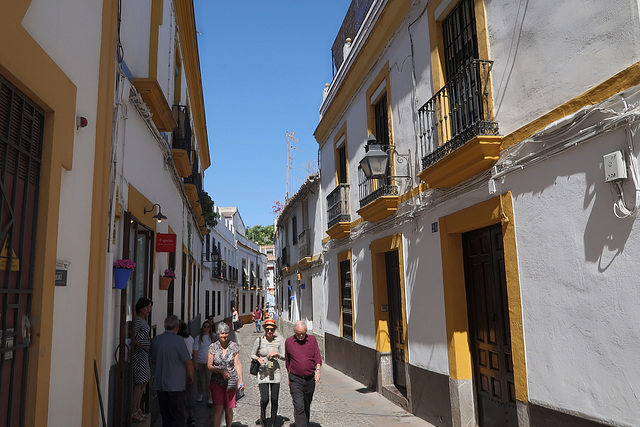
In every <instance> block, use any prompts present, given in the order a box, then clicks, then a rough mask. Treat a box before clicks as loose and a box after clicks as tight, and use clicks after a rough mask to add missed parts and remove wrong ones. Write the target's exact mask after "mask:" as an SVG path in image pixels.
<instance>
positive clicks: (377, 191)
mask: <svg viewBox="0 0 640 427" xmlns="http://www.w3.org/2000/svg"><path fill="white" fill-rule="evenodd" d="M358 177H359V182H360V184H359V185H358V192H359V193H360V207H361V208H362V207H365V206H367V205H368V204H369V203H371V202H373V201H374V200H376V199H378V198H380V197H382V196H397V195H398V186H397V185H394V184H393V179H392V178H374V179H367V177H366V176H365V175H364V172H363V171H362V168H361V167H360V166H358Z"/></svg>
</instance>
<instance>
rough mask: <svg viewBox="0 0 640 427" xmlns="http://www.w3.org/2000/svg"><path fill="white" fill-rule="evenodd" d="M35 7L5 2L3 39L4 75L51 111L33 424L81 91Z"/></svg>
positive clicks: (29, 386) (45, 386)
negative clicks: (30, 18)
mask: <svg viewBox="0 0 640 427" xmlns="http://www.w3.org/2000/svg"><path fill="white" fill-rule="evenodd" d="M30 5H31V0H22V1H14V2H5V3H4V4H3V5H2V13H0V40H5V43H1V44H0V73H2V75H3V76H4V77H5V78H6V79H7V80H9V81H10V82H11V83H13V84H14V85H15V86H16V87H17V88H18V89H19V90H21V91H22V92H24V93H25V95H27V96H28V97H29V98H31V99H32V101H34V102H35V103H36V104H38V105H39V106H41V107H42V109H43V110H44V112H45V120H44V132H43V152H42V166H41V171H40V177H41V178H40V193H39V197H38V215H37V218H36V223H37V229H38V233H37V235H36V244H35V259H36V262H35V263H34V266H33V297H32V307H31V317H32V325H33V330H32V334H31V348H30V350H29V359H28V361H27V364H28V366H27V383H26V396H25V400H24V403H25V405H26V406H25V411H24V416H25V425H26V426H29V427H31V426H41V425H46V424H47V420H48V411H49V392H50V391H49V385H50V382H51V378H50V373H51V336H52V331H53V301H54V294H55V292H54V289H55V288H54V283H53V282H54V280H53V278H54V272H55V268H56V267H55V265H56V253H57V241H58V221H59V207H60V185H61V184H60V179H61V173H62V169H63V168H64V169H67V170H71V168H72V166H73V145H74V136H75V133H74V131H75V127H74V126H75V112H76V91H77V89H76V86H75V84H74V83H73V82H72V81H71V80H70V79H69V78H68V77H67V76H66V74H65V73H64V71H63V70H62V69H61V68H60V67H59V66H58V65H57V64H56V63H55V62H54V61H53V60H52V59H51V57H49V55H48V54H47V53H46V52H45V51H44V50H43V49H42V48H41V47H40V46H39V45H38V43H37V42H36V41H35V40H34V39H33V38H32V37H31V35H30V34H29V33H28V32H27V31H26V30H25V29H24V28H23V27H22V20H23V18H24V15H25V13H26V12H27V10H28V9H29V6H30ZM7 40H11V42H10V43H8V42H6V41H7ZM97 357H98V358H100V354H98V355H97ZM91 363H92V364H93V358H92V362H91Z"/></svg>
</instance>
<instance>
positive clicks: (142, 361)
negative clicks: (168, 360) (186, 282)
mask: <svg viewBox="0 0 640 427" xmlns="http://www.w3.org/2000/svg"><path fill="white" fill-rule="evenodd" d="M152 305H153V301H151V300H150V299H149V298H146V297H142V298H139V299H138V301H137V302H136V316H135V317H134V318H133V339H132V340H131V346H132V348H133V356H132V358H131V362H132V365H133V391H132V393H131V421H133V422H134V423H139V422H141V421H143V420H144V419H145V418H147V417H148V416H149V414H146V413H144V412H143V411H142V408H141V405H140V404H141V402H142V395H143V394H144V390H145V388H147V383H148V382H149V380H150V379H151V368H150V366H149V346H151V336H150V331H151V328H150V327H149V321H148V320H147V316H149V313H151V306H152Z"/></svg>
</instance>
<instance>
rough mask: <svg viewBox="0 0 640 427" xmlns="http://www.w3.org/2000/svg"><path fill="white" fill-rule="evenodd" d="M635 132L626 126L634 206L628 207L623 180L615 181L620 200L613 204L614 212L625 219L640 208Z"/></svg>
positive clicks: (633, 214) (639, 181)
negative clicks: (634, 142)
mask: <svg viewBox="0 0 640 427" xmlns="http://www.w3.org/2000/svg"><path fill="white" fill-rule="evenodd" d="M634 133H635V132H633V131H632V130H631V126H627V127H626V128H625V135H626V141H627V152H626V157H627V165H628V169H629V172H630V174H631V181H632V183H633V188H634V192H635V195H634V201H633V206H631V207H630V208H629V207H627V204H626V202H625V196H624V188H623V182H622V180H616V181H613V182H612V184H614V187H615V189H616V190H617V193H618V200H617V201H616V202H615V203H614V204H613V213H614V215H615V216H616V217H617V218H620V219H623V218H627V217H630V216H635V215H636V214H637V213H638V208H640V175H639V174H638V162H637V160H636V157H635V150H634V146H633V134H634Z"/></svg>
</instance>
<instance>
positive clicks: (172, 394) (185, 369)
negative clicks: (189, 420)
mask: <svg viewBox="0 0 640 427" xmlns="http://www.w3.org/2000/svg"><path fill="white" fill-rule="evenodd" d="M179 324H180V320H179V319H178V316H176V315H171V316H169V317H167V318H166V319H164V329H165V331H164V333H163V334H161V335H158V336H157V337H155V338H154V339H153V341H152V342H151V349H150V350H149V360H151V361H152V362H154V363H155V364H156V373H155V377H154V379H153V389H154V390H156V391H157V392H158V404H159V406H160V414H161V415H162V425H163V427H184V426H185V421H186V419H185V418H186V414H185V403H186V401H185V398H186V394H185V390H186V386H187V382H188V383H189V384H191V383H192V382H193V362H192V361H191V355H190V354H189V350H187V345H186V344H185V343H184V339H183V338H182V337H181V336H180V335H177V332H178V326H179Z"/></svg>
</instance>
